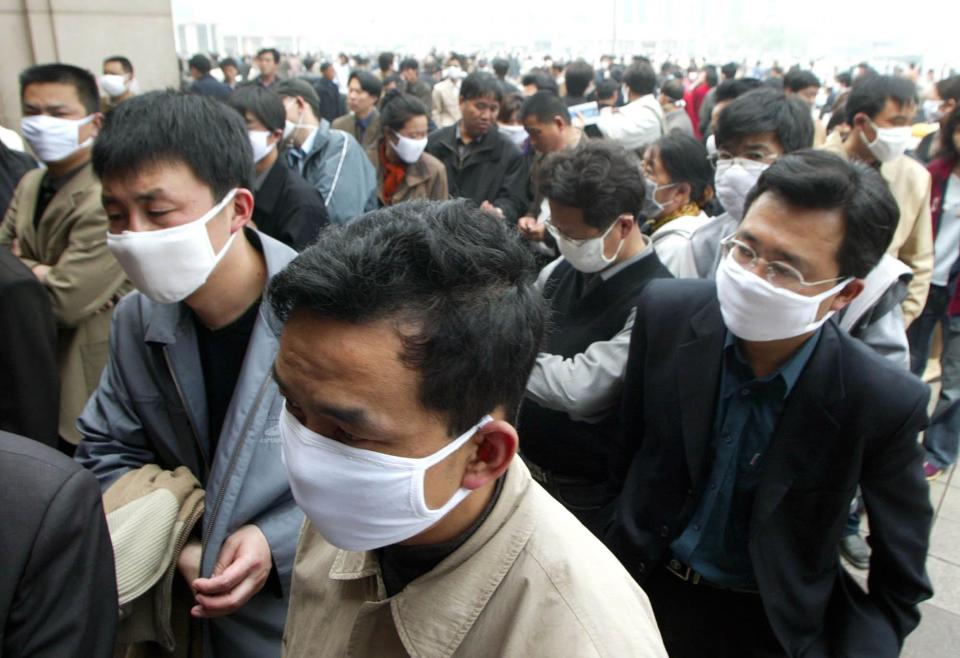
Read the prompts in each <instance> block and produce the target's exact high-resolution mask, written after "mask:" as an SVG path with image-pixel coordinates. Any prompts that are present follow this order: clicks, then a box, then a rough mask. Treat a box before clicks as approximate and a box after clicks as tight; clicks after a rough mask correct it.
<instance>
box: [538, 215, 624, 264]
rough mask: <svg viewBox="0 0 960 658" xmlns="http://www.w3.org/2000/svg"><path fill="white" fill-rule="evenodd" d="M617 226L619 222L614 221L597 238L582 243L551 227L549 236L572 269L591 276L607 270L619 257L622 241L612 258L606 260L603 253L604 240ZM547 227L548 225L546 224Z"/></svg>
mask: <svg viewBox="0 0 960 658" xmlns="http://www.w3.org/2000/svg"><path fill="white" fill-rule="evenodd" d="M619 225H620V222H619V220H617V221H614V222H613V224H611V225H610V228H608V229H607V230H606V231H604V232H603V235H601V236H600V237H599V238H591V239H590V240H583V241H579V240H572V239H570V238H568V237H567V236H565V235H563V234H562V233H560V231H558V230H556V229H555V228H553V227H550V234H551V235H553V237H554V239H555V240H556V241H557V247H558V248H559V249H560V253H561V254H562V255H563V257H564V258H566V259H567V260H568V261H569V262H570V264H571V265H573V267H574V269H576V270H579V271H580V272H583V273H584V274H593V273H594V272H599V271H600V270H604V269H606V268H608V267H609V266H610V265H612V264H613V262H614V261H615V260H617V256H619V255H620V250H621V249H623V239H621V240H620V244H619V245H617V251H616V253H614V254H613V258H607V257H606V256H605V255H604V253H603V247H604V239H605V238H606V237H607V236H608V235H609V234H610V231H612V230H613V229H614V228H615V227H617V226H619ZM548 226H550V225H549V224H548Z"/></svg>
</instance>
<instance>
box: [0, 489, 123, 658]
mask: <svg viewBox="0 0 960 658" xmlns="http://www.w3.org/2000/svg"><path fill="white" fill-rule="evenodd" d="M117 607H118V603H117V582H116V576H115V574H114V567H113V548H112V546H111V544H110V534H109V532H108V531H107V522H106V519H105V518H104V515H103V506H102V504H101V501H100V489H99V487H98V486H97V482H96V480H95V479H94V478H93V476H92V475H91V474H90V473H88V472H86V471H82V470H78V471H76V472H75V473H74V474H73V475H71V476H70V477H69V479H67V480H66V481H65V482H64V484H63V486H61V487H60V489H59V491H57V493H56V494H55V495H54V497H53V498H52V500H51V501H50V504H49V506H48V507H47V509H46V513H45V514H44V518H43V522H42V523H41V525H40V527H39V530H38V532H37V536H36V538H35V540H34V543H33V550H32V553H31V556H30V560H29V562H28V563H27V566H26V570H25V571H24V574H23V577H22V579H21V580H20V583H19V587H18V590H17V594H16V598H15V600H14V603H13V606H12V608H11V614H10V618H9V619H8V620H7V627H6V636H5V637H4V639H3V655H4V656H10V657H13V656H30V657H31V658H45V657H49V658H65V657H70V656H76V657H77V658H81V657H82V658H100V657H104V658H109V657H110V656H112V655H113V644H114V638H115V635H116V629H117Z"/></svg>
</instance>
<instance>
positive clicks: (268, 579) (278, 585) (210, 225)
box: [77, 92, 303, 658]
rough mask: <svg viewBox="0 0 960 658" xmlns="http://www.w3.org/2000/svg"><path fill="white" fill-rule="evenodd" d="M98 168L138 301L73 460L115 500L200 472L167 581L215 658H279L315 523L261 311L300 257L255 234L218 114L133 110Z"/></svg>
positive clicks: (244, 156) (123, 307)
mask: <svg viewBox="0 0 960 658" xmlns="http://www.w3.org/2000/svg"><path fill="white" fill-rule="evenodd" d="M93 164H94V168H95V170H96V172H97V174H98V175H99V177H100V179H101V180H102V181H103V205H104V207H105V208H106V212H107V216H108V217H109V233H107V236H106V237H107V244H108V246H109V248H110V250H111V252H113V254H114V255H115V256H116V257H117V259H118V260H119V261H120V263H121V264H122V265H123V268H124V270H125V271H126V272H127V273H128V274H129V276H130V279H131V281H132V282H133V283H134V285H135V286H136V288H137V290H138V291H139V292H136V293H134V294H131V295H128V296H127V297H125V298H124V299H123V300H121V302H120V303H119V304H118V305H117V309H116V313H115V316H114V324H113V328H112V330H111V333H110V359H109V362H108V365H107V368H106V370H105V373H104V376H103V378H102V379H101V380H100V384H99V386H98V387H97V390H96V392H95V393H94V395H93V396H92V397H91V399H90V401H89V403H88V404H87V406H86V408H85V409H84V412H83V415H82V416H81V418H80V420H79V422H78V427H79V429H80V432H81V433H82V434H83V441H82V442H81V444H80V446H79V447H78V449H77V460H78V461H79V462H80V463H82V464H83V465H84V466H85V467H87V468H88V469H90V470H91V471H92V472H93V473H94V475H96V477H97V479H98V480H99V482H100V486H101V488H102V489H104V490H106V489H108V488H110V487H111V485H112V484H113V483H115V482H116V481H117V480H118V479H119V478H121V477H122V476H124V475H125V474H128V473H130V472H131V471H133V470H138V469H141V468H142V467H150V466H154V465H155V466H159V468H160V469H162V470H164V471H173V470H174V469H177V468H180V467H185V468H186V469H188V470H189V472H190V473H191V474H192V475H193V476H194V477H195V478H196V479H197V481H198V482H199V485H200V486H201V487H202V488H203V489H204V490H205V505H204V512H203V517H202V520H201V521H199V522H198V523H197V528H196V529H195V534H194V535H193V536H191V537H190V538H189V541H188V542H187V543H186V544H185V545H184V546H183V548H182V550H180V552H179V553H178V554H176V553H175V557H174V562H173V563H172V564H171V566H170V568H171V569H172V568H173V566H174V564H175V565H176V574H177V576H175V577H177V578H179V579H182V581H183V583H182V584H183V586H184V587H189V591H190V595H191V596H192V598H193V601H192V608H191V610H190V613H191V615H192V618H193V620H194V623H195V624H197V625H198V626H199V631H200V632H202V642H203V645H204V646H203V655H205V656H213V657H214V658H216V657H218V656H224V657H226V656H229V657H230V658H233V657H241V658H243V657H248V656H249V657H250V658H254V657H256V658H263V657H269V656H278V655H279V654H280V641H281V631H282V628H283V622H284V618H285V616H286V609H287V597H288V595H289V585H290V575H291V569H292V566H293V565H292V561H293V554H294V548H295V545H296V536H297V532H298V530H299V527H300V525H301V523H302V520H303V515H302V513H301V512H300V510H299V509H297V507H296V505H295V503H294V501H293V498H292V496H291V494H290V489H289V486H288V484H287V480H286V476H285V474H284V471H283V465H282V463H281V457H280V444H279V437H278V435H277V432H276V424H277V421H278V419H279V415H280V410H281V407H282V401H281V399H280V397H279V395H278V393H277V388H276V386H275V385H274V383H273V381H272V379H271V377H270V366H271V364H272V362H273V359H274V356H275V354H276V349H277V338H276V335H275V333H274V330H273V328H272V327H273V323H275V318H273V317H272V315H271V313H270V311H269V309H268V308H267V307H266V306H264V305H263V304H262V303H261V302H262V298H263V294H264V289H265V287H266V285H267V283H268V281H269V279H270V278H271V277H273V276H274V275H275V274H277V273H278V272H279V271H280V270H281V269H282V268H283V267H284V266H286V264H287V263H288V262H289V261H290V260H291V259H292V258H293V257H294V256H295V252H294V251H293V250H292V249H290V248H289V247H287V246H286V245H284V244H282V243H280V242H278V241H277V240H274V239H273V238H271V237H269V236H267V235H266V234H264V233H261V232H258V231H255V230H253V229H250V228H248V227H246V224H247V223H248V222H249V220H250V217H251V215H252V213H253V194H252V193H251V192H250V188H251V187H252V185H253V179H254V173H253V153H252V149H251V147H250V139H249V137H248V131H247V129H246V127H245V126H244V122H243V120H242V119H241V118H240V117H239V116H238V115H237V113H236V112H235V111H234V110H232V109H230V108H229V107H227V106H226V105H224V104H222V103H219V102H217V101H214V100H213V99H210V98H204V97H201V96H196V95H191V94H181V93H174V92H153V93H149V94H144V95H142V96H138V97H137V98H132V99H130V100H129V101H127V102H125V103H124V104H123V105H121V106H120V107H118V108H117V109H116V110H114V111H113V112H112V113H111V115H110V117H109V118H108V120H107V121H106V125H105V126H104V129H103V132H102V133H101V136H100V139H99V140H98V141H97V145H96V147H95V149H94V154H93ZM144 522H145V523H149V520H147V521H144ZM183 623H187V620H183ZM154 648H155V647H154ZM178 648H179V647H178Z"/></svg>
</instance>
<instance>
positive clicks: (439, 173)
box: [367, 141, 450, 206]
mask: <svg viewBox="0 0 960 658" xmlns="http://www.w3.org/2000/svg"><path fill="white" fill-rule="evenodd" d="M367 157H368V158H370V162H372V163H373V168H374V169H376V170H377V198H378V199H379V200H380V205H382V206H391V205H393V204H395V203H400V202H401V201H414V200H427V201H446V200H447V198H449V196H450V195H449V193H448V191H447V168H446V167H444V166H443V163H442V162H440V161H439V160H437V159H436V158H435V157H433V156H432V155H430V154H429V153H424V154H423V155H421V156H420V159H419V160H417V161H416V162H414V163H413V164H412V165H407V175H406V176H405V177H404V179H403V182H402V183H400V187H398V188H397V191H396V192H394V193H393V198H392V199H391V200H390V203H387V202H386V201H385V200H384V198H383V168H382V167H381V166H380V142H379V141H378V142H376V143H374V144H373V146H371V147H370V148H368V149H367Z"/></svg>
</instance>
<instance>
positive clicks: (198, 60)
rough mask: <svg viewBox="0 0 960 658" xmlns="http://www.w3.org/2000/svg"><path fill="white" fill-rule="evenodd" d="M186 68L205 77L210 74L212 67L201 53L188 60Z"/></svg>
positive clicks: (207, 58) (208, 59)
mask: <svg viewBox="0 0 960 658" xmlns="http://www.w3.org/2000/svg"><path fill="white" fill-rule="evenodd" d="M187 66H189V67H190V68H192V69H197V70H198V71H200V73H203V74H204V75H206V74H207V73H209V72H210V69H212V68H213V65H211V64H210V58H209V57H207V56H206V55H204V54H203V53H197V54H196V55H194V56H193V57H191V58H190V61H188V62H187Z"/></svg>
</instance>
